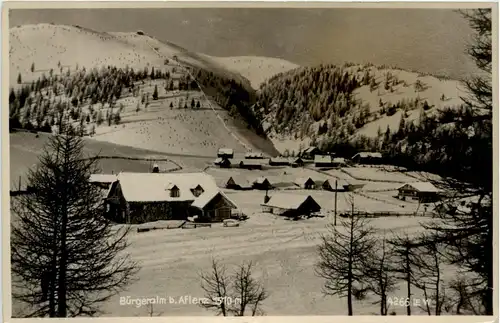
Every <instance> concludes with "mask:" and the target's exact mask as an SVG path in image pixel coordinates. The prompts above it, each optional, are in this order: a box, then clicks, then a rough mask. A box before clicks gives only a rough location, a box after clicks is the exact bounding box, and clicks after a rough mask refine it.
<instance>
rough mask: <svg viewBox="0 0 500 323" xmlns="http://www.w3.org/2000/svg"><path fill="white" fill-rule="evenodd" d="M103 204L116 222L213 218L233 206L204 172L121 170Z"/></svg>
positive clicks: (211, 178) (225, 212) (217, 217)
mask: <svg viewBox="0 0 500 323" xmlns="http://www.w3.org/2000/svg"><path fill="white" fill-rule="evenodd" d="M195 202H196V203H195ZM105 205H106V214H105V215H106V216H107V217H108V218H109V219H111V220H113V221H116V222H118V223H144V222H150V221H156V220H171V219H172V220H174V219H175V220H185V219H187V218H188V217H189V216H193V215H201V216H210V217H211V220H212V221H216V220H220V219H221V218H222V217H224V218H225V217H226V216H228V215H230V214H231V211H230V210H231V209H233V208H235V205H234V203H233V202H231V201H230V200H229V199H228V198H227V197H226V196H225V195H224V193H223V192H221V191H220V190H219V188H218V187H217V184H216V183H215V180H214V179H213V177H212V176H210V175H208V174H205V173H120V174H118V176H117V179H116V181H115V182H113V183H112V184H111V186H110V188H109V190H108V193H107V196H106V199H105Z"/></svg>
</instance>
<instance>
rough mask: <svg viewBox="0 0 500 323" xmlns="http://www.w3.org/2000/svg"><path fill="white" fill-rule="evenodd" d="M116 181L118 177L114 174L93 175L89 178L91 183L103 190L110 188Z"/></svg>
mask: <svg viewBox="0 0 500 323" xmlns="http://www.w3.org/2000/svg"><path fill="white" fill-rule="evenodd" d="M114 181H116V175H114V174H91V175H90V178H89V182H90V183H92V184H95V185H97V186H99V187H101V188H109V186H110V185H111V183H113V182H114Z"/></svg>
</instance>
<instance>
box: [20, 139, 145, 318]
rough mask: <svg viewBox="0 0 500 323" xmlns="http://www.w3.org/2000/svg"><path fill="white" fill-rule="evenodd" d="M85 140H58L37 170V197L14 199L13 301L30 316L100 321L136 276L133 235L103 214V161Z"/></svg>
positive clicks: (33, 181) (33, 175)
mask: <svg viewBox="0 0 500 323" xmlns="http://www.w3.org/2000/svg"><path fill="white" fill-rule="evenodd" d="M83 147H84V144H83V141H82V139H81V138H78V137H71V136H67V135H59V136H55V137H52V138H51V139H50V141H49V143H48V146H47V147H46V148H45V151H44V152H43V154H42V155H41V157H40V161H39V165H38V167H37V168H36V169H34V170H31V171H30V173H29V176H28V182H29V185H30V187H31V188H32V191H33V194H29V195H23V196H20V197H18V198H16V199H15V200H13V201H12V204H11V210H12V214H13V216H12V228H11V230H12V231H11V265H12V289H13V291H12V295H13V298H14V299H16V300H18V301H20V302H22V303H24V304H26V305H27V306H28V307H29V312H26V313H22V314H21V315H22V316H24V317H46V316H49V317H75V316H94V315H96V314H97V313H99V304H101V303H102V302H104V301H106V300H108V299H109V298H110V297H111V296H113V295H115V294H117V293H118V292H119V291H121V290H122V289H123V288H125V287H126V286H127V285H128V284H129V283H130V282H131V280H132V279H133V275H134V273H135V272H136V270H137V269H136V266H135V264H134V263H133V262H132V261H130V259H129V257H128V256H127V255H124V254H123V251H124V249H125V248H126V247H127V243H126V240H125V236H126V234H127V232H128V230H127V229H126V228H125V229H118V230H117V229H115V228H113V226H112V223H110V222H109V221H107V220H106V219H104V218H103V217H102V211H103V210H102V194H101V192H100V190H99V188H97V187H95V186H94V185H92V184H91V183H89V181H88V179H89V177H90V174H91V173H93V172H95V170H96V159H95V158H90V159H89V158H86V156H84V155H83Z"/></svg>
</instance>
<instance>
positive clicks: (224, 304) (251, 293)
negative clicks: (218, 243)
mask: <svg viewBox="0 0 500 323" xmlns="http://www.w3.org/2000/svg"><path fill="white" fill-rule="evenodd" d="M253 267H254V265H253V263H252V262H245V263H242V264H240V265H239V266H238V267H237V269H236V270H235V271H234V273H233V274H228V272H227V270H226V267H225V266H224V265H222V264H220V263H219V262H218V261H217V260H212V269H211V272H210V273H209V274H204V273H201V275H200V276H201V287H202V289H203V290H204V291H205V298H206V299H207V300H208V301H206V302H202V303H201V304H200V305H201V306H202V307H204V308H206V309H210V310H214V311H216V313H217V315H223V316H229V315H230V314H233V315H234V316H246V315H247V314H248V313H249V314H250V315H251V316H256V315H263V314H264V312H263V310H262V307H261V306H262V302H263V301H264V300H265V299H266V298H267V297H268V296H269V295H268V293H267V291H266V289H265V288H264V286H263V285H262V283H260V282H258V281H257V280H256V279H255V278H254V277H253V274H252V269H253Z"/></svg>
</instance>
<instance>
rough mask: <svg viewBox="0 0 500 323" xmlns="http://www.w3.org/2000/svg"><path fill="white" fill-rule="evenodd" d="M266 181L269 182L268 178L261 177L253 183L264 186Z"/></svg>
mask: <svg viewBox="0 0 500 323" xmlns="http://www.w3.org/2000/svg"><path fill="white" fill-rule="evenodd" d="M266 180H267V181H268V182H269V180H268V179H267V177H264V176H260V177H257V179H256V180H255V181H253V182H254V183H256V184H264V182H265V181H266Z"/></svg>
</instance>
